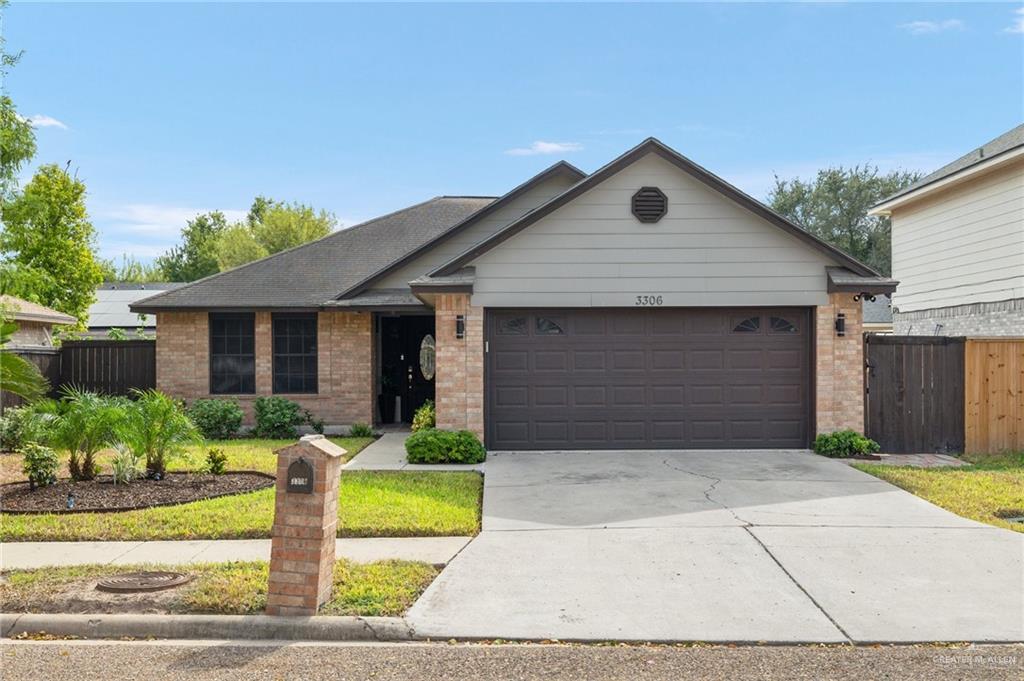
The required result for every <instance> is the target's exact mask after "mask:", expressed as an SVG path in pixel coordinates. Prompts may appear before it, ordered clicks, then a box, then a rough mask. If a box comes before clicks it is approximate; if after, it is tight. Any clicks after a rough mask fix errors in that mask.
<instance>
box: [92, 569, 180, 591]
mask: <svg viewBox="0 0 1024 681" xmlns="http://www.w3.org/2000/svg"><path fill="white" fill-rule="evenodd" d="M191 579H192V577H191V576H190V575H183V574H181V573H180V572H128V573H126V574H123V575H114V576H113V577H105V578H103V579H101V580H100V581H99V582H97V583H96V588H97V589H99V590H100V591H110V592H112V593H121V594H129V593H141V592H145V591H161V590H163V589H173V588H174V587H176V586H181V585H182V584H186V583H188V582H189V581H191Z"/></svg>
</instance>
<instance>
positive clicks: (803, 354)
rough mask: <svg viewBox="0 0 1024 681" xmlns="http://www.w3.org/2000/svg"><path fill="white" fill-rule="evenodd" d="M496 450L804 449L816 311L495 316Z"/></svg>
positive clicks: (488, 418) (491, 368)
mask: <svg viewBox="0 0 1024 681" xmlns="http://www.w3.org/2000/svg"><path fill="white" fill-rule="evenodd" d="M485 324H486V340H487V351H486V369H485V386H486V389H485V408H484V409H485V431H486V440H487V446H488V448H490V449H495V450H538V449H542V450H559V449H646V448H652V449H654V448H679V449H705V448H706V449H715V448H803V447H806V446H807V445H808V443H809V438H810V432H811V419H812V413H811V400H812V391H811V377H812V372H811V368H810V367H811V349H810V339H811V338H812V331H813V329H812V328H811V315H810V309H809V308H797V307H785V308H659V307H639V308H635V309H634V308H582V309H550V310H539V309H488V310H487V313H486V321H485Z"/></svg>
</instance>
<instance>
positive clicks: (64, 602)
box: [0, 559, 437, 616]
mask: <svg viewBox="0 0 1024 681" xmlns="http://www.w3.org/2000/svg"><path fill="white" fill-rule="evenodd" d="M267 568H268V566H267V563H266V562H237V563H204V564H197V565H189V566H184V567H183V566H159V565H157V566H153V565H120V566H112V565H79V566H73V567H59V568H45V569H37V570H12V571H10V572H7V573H5V577H6V578H7V579H6V583H3V584H0V611H3V612H7V613H18V612H81V613H87V612H96V613H99V612H162V613H210V614H218V615H253V614H259V613H262V612H263V609H264V608H265V607H266V604H267ZM137 570H172V571H178V572H186V573H188V574H191V575H192V576H193V579H192V581H191V582H189V583H188V584H186V585H185V586H182V587H179V588H177V589H169V590H166V591H158V592H152V593H147V594H132V595H120V594H118V595H114V594H105V593H103V592H99V591H96V590H95V588H94V587H95V583H96V580H97V579H98V578H99V577H103V576H107V575H115V574H122V573H125V572H134V571H137ZM435 576H437V568H435V567H434V566H432V565H428V564H427V563H417V562H409V561H398V560H388V561H380V562H377V563H368V564H362V563H353V562H350V561H347V560H343V559H339V560H338V561H337V562H336V563H335V564H334V592H333V594H332V596H331V600H330V601H328V602H327V603H326V604H325V605H324V606H323V607H322V608H321V609H320V614H322V615H362V616H388V615H401V614H402V613H404V612H405V611H406V609H408V607H409V606H410V605H412V603H413V602H414V601H415V600H416V599H417V598H418V597H419V595H420V594H421V593H423V590H424V589H426V588H427V586H428V585H429V584H430V582H431V581H432V580H433V579H434V577H435Z"/></svg>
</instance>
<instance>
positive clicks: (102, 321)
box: [83, 281, 182, 338]
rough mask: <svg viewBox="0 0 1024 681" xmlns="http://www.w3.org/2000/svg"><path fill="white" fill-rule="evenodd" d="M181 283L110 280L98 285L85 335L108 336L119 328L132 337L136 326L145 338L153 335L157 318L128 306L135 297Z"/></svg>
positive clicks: (144, 295) (93, 336)
mask: <svg viewBox="0 0 1024 681" xmlns="http://www.w3.org/2000/svg"><path fill="white" fill-rule="evenodd" d="M179 286H182V284H175V283H144V284H136V283H132V282H125V281H112V282H104V283H103V284H100V286H99V288H97V289H96V300H95V302H93V304H92V305H90V306H89V320H88V321H87V322H86V325H87V326H88V331H87V332H86V333H85V334H83V336H85V337H87V338H107V337H108V336H109V334H110V330H111V329H121V330H122V331H124V332H125V333H127V334H129V335H131V336H133V337H135V336H138V335H139V329H141V330H142V332H141V333H142V335H143V336H145V337H146V338H154V337H155V336H156V318H155V317H153V316H152V315H146V314H143V315H140V314H136V313H135V312H132V311H131V309H129V306H130V305H131V304H132V303H134V302H135V301H136V300H142V299H143V298H148V297H149V296H151V295H153V292H154V291H169V290H172V289H176V288H178V287H179Z"/></svg>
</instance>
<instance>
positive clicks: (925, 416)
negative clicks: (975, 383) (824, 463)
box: [864, 335, 964, 454]
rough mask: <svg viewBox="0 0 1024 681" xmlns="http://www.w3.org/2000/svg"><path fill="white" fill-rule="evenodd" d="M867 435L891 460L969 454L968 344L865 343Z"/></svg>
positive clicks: (934, 340) (928, 340) (912, 339)
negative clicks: (966, 430) (897, 456)
mask: <svg viewBox="0 0 1024 681" xmlns="http://www.w3.org/2000/svg"><path fill="white" fill-rule="evenodd" d="M864 345H865V347H864V359H865V372H866V375H865V380H864V392H865V395H864V399H865V405H864V406H865V409H864V421H865V424H864V425H865V427H864V432H865V433H866V434H867V436H868V437H870V438H871V439H872V440H875V441H877V442H878V444H880V445H881V446H882V451H883V452H888V453H891V454H899V453H910V452H962V451H964V339H963V338H945V337H942V336H875V335H868V336H867V337H866V338H865V340H864Z"/></svg>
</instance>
